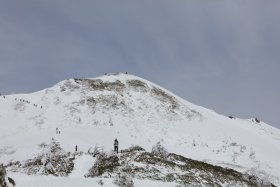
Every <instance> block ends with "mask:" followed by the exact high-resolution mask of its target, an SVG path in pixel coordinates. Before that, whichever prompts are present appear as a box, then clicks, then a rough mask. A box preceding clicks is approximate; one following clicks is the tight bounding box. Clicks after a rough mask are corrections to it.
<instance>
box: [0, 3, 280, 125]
mask: <svg viewBox="0 0 280 187" xmlns="http://www.w3.org/2000/svg"><path fill="white" fill-rule="evenodd" d="M279 7H280V2H279V1H274V0H271V1H259V0H252V1H242V0H237V1H202V0H193V1H182V0H178V1H176V2H174V1H172V2H171V1H167V0H162V1H155V0H143V1H124V0H120V1H113V0H108V1H90V0H85V1H82V2H78V1H74V0H67V1H66V0H60V1H55V0H49V1H40V0H39V1H38V0H26V1H20V0H14V1H1V2H0V65H1V68H0V90H1V92H4V93H12V92H32V91H37V90H40V89H43V88H45V87H48V86H51V85H53V84H55V83H56V82H58V81H61V80H63V79H67V78H70V77H96V76H98V75H101V74H104V73H105V72H116V71H129V72H131V73H133V74H136V75H138V76H141V77H144V78H146V79H148V80H150V81H153V82H155V83H158V84H160V85H162V86H164V87H166V88H167V89H169V90H171V91H173V92H174V93H176V94H178V95H179V96H181V97H183V98H185V99H187V100H189V101H191V102H194V103H196V104H199V105H202V106H205V107H208V108H212V109H214V110H216V111H217V112H219V113H222V114H225V115H236V116H240V117H244V118H246V117H254V116H259V117H260V118H262V119H263V120H264V121H266V122H268V123H270V124H271V125H274V126H276V127H278V128H280V120H279V119H278V117H277V115H278V114H277V111H278V106H279V105H280V99H279V95H280V88H279V86H278V84H279V83H278V81H279V80H280V75H279V70H280V63H279V60H280V53H279V49H280V36H279V33H280V25H279V24H278V22H279V20H278V19H279V12H280V8H279Z"/></svg>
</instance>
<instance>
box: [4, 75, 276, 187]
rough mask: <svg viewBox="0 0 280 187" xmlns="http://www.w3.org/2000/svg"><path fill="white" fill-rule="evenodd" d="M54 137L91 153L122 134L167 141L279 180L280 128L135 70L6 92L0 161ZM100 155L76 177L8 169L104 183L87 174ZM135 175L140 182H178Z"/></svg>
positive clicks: (28, 154) (23, 155)
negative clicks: (199, 101)
mask: <svg viewBox="0 0 280 187" xmlns="http://www.w3.org/2000/svg"><path fill="white" fill-rule="evenodd" d="M52 138H54V139H55V140H57V141H58V142H59V143H60V145H61V147H62V148H63V149H64V150H65V151H67V152H75V146H76V145H77V147H78V151H80V152H84V153H87V152H88V150H89V149H90V148H94V147H99V148H102V149H104V151H108V152H109V151H111V150H112V149H113V141H114V139H115V138H117V139H118V140H119V142H120V149H126V148H128V147H130V146H131V145H140V146H141V147H143V148H145V149H146V150H151V149H152V146H153V145H155V144H156V143H157V142H161V144H162V145H163V146H164V147H165V148H166V149H167V150H168V151H169V152H172V153H176V154H180V155H183V156H185V157H188V158H191V159H194V160H199V161H204V162H207V163H210V164H214V165H219V166H223V167H228V168H232V169H235V170H237V171H240V172H243V173H250V174H254V175H257V176H259V177H261V178H265V179H267V180H269V181H271V182H273V183H274V184H276V185H278V186H279V185H280V162H279V156H280V130H279V129H277V128H274V127H272V126H270V125H268V124H265V123H264V122H262V121H260V122H259V121H258V120H256V119H255V118H253V119H239V118H232V119H231V118H229V117H226V116H223V115H220V114H217V113H216V112H214V111H212V110H209V109H206V108H203V107H200V106H197V105H194V104H192V103H190V102H187V101H185V100H183V99H181V98H179V97H178V96H176V95H174V94H172V93H171V92H169V91H167V90H165V89H163V88H161V87H160V86H158V85H155V84H153V83H151V82H149V81H147V80H144V79H141V78H139V77H136V76H133V75H128V74H122V73H119V74H109V75H104V76H101V77H98V78H90V79H69V80H65V81H62V82H60V83H58V84H56V85H54V86H53V87H51V88H47V89H44V90H42V91H39V92H35V93H30V94H14V95H6V96H0V163H4V164H8V163H9V162H15V161H24V160H27V159H30V158H33V157H34V156H35V155H38V154H40V153H41V152H42V148H41V147H40V146H39V145H40V144H42V143H49V142H50V140H51V139H52ZM93 162H94V158H92V157H90V156H88V155H83V156H81V157H80V158H79V159H78V160H75V161H74V170H73V172H72V173H71V174H70V175H69V177H50V176H26V175H25V174H20V173H13V172H11V171H9V174H10V175H11V176H12V177H13V178H14V179H15V180H16V182H17V186H29V187H32V186H42V187H43V186H44V185H45V186H71V185H72V186H78V185H79V186H83V187H86V186H93V185H92V184H93V183H96V186H98V184H97V181H98V180H100V178H94V179H92V178H84V175H85V174H86V173H87V172H88V170H89V168H90V167H91V166H92V163H93ZM50 179H51V180H50ZM102 180H103V182H104V185H103V186H108V187H109V186H112V185H114V184H113V183H112V179H110V178H107V179H102ZM133 181H134V184H135V186H153V187H154V186H175V184H174V183H160V182H154V181H147V180H138V179H135V180H133ZM39 184H40V185H39ZM70 184H71V185H70Z"/></svg>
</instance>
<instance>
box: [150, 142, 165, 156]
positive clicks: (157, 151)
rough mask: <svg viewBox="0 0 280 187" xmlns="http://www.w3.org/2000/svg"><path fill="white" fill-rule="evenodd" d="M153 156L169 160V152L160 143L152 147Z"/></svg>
mask: <svg viewBox="0 0 280 187" xmlns="http://www.w3.org/2000/svg"><path fill="white" fill-rule="evenodd" d="M152 154H154V155H157V156H159V157H161V158H167V156H168V152H167V150H166V149H165V148H164V147H163V146H162V145H161V144H160V142H158V143H157V144H156V145H154V146H153V147H152Z"/></svg>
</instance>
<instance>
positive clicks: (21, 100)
mask: <svg viewBox="0 0 280 187" xmlns="http://www.w3.org/2000/svg"><path fill="white" fill-rule="evenodd" d="M0 96H2V94H1V93H0ZM3 98H4V99H5V98H6V96H5V95H3ZM17 100H18V98H15V101H17ZM19 101H20V102H23V103H27V104H30V101H27V100H25V99H19ZM33 106H34V107H38V105H37V104H33ZM40 108H41V109H43V106H42V105H41V106H40Z"/></svg>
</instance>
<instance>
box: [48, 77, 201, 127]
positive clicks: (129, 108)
mask: <svg viewBox="0 0 280 187" xmlns="http://www.w3.org/2000/svg"><path fill="white" fill-rule="evenodd" d="M58 88H59V90H58ZM47 91H48V90H47ZM52 95H53V96H54V98H53V100H54V103H55V104H59V103H65V104H64V107H65V108H68V110H67V113H68V117H64V119H69V123H73V122H78V123H83V124H89V125H92V124H94V125H105V126H106V125H111V126H112V125H113V123H114V122H116V123H123V122H118V121H119V120H120V119H121V120H122V121H123V120H125V121H127V122H129V123H134V121H138V122H140V121H141V122H142V123H143V124H147V121H151V122H161V121H166V122H168V121H170V122H174V121H183V120H201V119H202V115H201V114H200V113H199V112H197V111H195V110H193V109H191V108H189V107H188V106H186V105H184V104H183V103H182V102H180V101H179V100H177V99H176V97H175V96H173V95H172V94H169V93H167V92H166V91H164V90H163V89H161V88H159V87H157V86H155V85H153V84H151V83H148V82H147V81H144V80H141V79H139V78H137V77H134V76H127V75H108V76H107V77H102V78H98V79H71V80H67V81H63V82H61V83H60V84H59V86H58V87H57V86H56V87H55V89H54V92H53V94H52ZM58 95H60V96H58ZM73 95H76V97H75V99H73ZM65 100H67V102H65ZM69 101H70V102H69ZM82 110H83V111H87V112H86V113H87V116H81V113H82ZM135 119H137V120H135ZM126 124H127V123H126Z"/></svg>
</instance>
